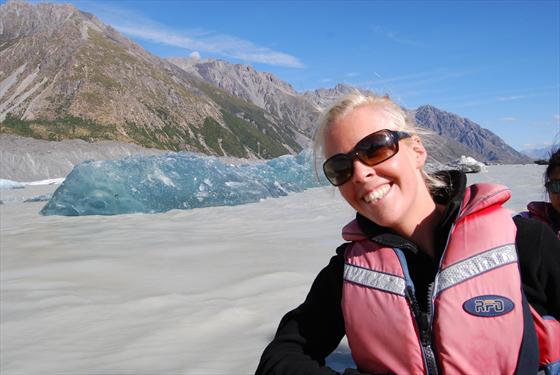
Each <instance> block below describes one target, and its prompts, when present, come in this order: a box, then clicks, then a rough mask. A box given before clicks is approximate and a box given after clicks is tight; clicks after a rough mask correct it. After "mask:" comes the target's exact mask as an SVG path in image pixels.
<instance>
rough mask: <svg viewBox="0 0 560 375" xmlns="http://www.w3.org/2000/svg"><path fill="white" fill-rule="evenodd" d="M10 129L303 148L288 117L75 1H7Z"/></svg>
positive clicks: (4, 115)
mask: <svg viewBox="0 0 560 375" xmlns="http://www.w3.org/2000/svg"><path fill="white" fill-rule="evenodd" d="M0 103H1V104H0V121H2V123H3V131H5V132H12V133H15V134H19V135H23V136H34V137H37V138H43V139H50V140H60V139H65V138H82V139H85V140H98V139H114V140H121V141H127V142H134V143H137V144H140V145H143V146H150V147H158V148H162V149H170V150H190V151H201V152H205V153H209V154H217V155H233V156H239V157H251V156H256V157H273V156H278V155H281V154H285V153H290V152H295V151H299V150H300V149H301V146H300V144H299V143H298V141H297V140H296V139H297V138H298V137H299V136H300V135H299V133H298V132H297V131H296V130H294V129H291V128H287V127H286V126H285V124H283V123H282V119H280V118H275V117H274V116H272V115H270V114H268V113H266V112H265V111H263V110H262V109H260V108H259V107H257V106H255V105H252V104H250V103H248V102H246V101H240V100H239V99H237V98H235V97H232V96H231V95H229V94H227V93H226V92H225V91H223V90H220V89H218V88H217V87H214V86H210V85H208V84H207V83H205V82H203V81H202V80H199V79H196V78H194V77H192V76H191V75H189V74H187V73H186V72H185V71H183V70H182V69H179V68H178V67H177V66H175V65H173V64H171V63H169V62H167V61H165V60H162V59H160V58H159V57H157V56H154V55H151V54H150V53H148V52H146V51H145V50H144V49H143V48H141V47H140V46H138V45H137V44H135V43H134V42H132V41H131V40H129V39H128V38H126V37H124V36H123V35H121V34H120V33H118V32H117V31H115V30H114V29H113V28H111V27H109V26H106V25H104V24H103V23H102V22H101V21H99V20H98V19H97V18H96V17H95V16H93V15H91V14H88V13H84V12H81V11H79V10H78V9H76V8H75V7H73V6H71V5H53V4H36V5H31V4H28V3H25V2H20V1H15V2H14V1H12V2H8V3H6V4H3V5H2V6H0Z"/></svg>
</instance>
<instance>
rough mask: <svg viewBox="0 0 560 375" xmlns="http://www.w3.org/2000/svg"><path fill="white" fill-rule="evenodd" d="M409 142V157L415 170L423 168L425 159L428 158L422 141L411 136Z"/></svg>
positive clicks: (415, 136)
mask: <svg viewBox="0 0 560 375" xmlns="http://www.w3.org/2000/svg"><path fill="white" fill-rule="evenodd" d="M410 142H411V145H410V150H411V155H412V157H413V159H414V163H415V165H416V168H423V167H424V164H426V158H427V157H428V153H427V152H426V149H425V148H424V144H422V140H421V139H420V138H419V137H418V136H417V135H413V136H412V138H411V140H410Z"/></svg>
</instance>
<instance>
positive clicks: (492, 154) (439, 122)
mask: <svg viewBox="0 0 560 375" xmlns="http://www.w3.org/2000/svg"><path fill="white" fill-rule="evenodd" d="M413 113H414V116H415V119H416V122H417V123H418V124H419V125H421V126H423V127H425V128H427V129H430V130H432V131H434V132H436V133H437V134H440V135H442V136H444V137H447V138H452V139H455V140H457V141H458V142H460V143H461V144H463V145H465V146H467V147H468V148H469V149H471V150H472V151H474V152H471V153H469V154H470V155H471V156H473V157H474V158H475V159H477V160H480V161H484V162H490V163H505V164H508V163H509V164H513V163H530V162H531V159H530V158H528V157H527V156H525V155H523V154H521V153H519V152H517V151H516V150H514V149H513V148H511V147H510V146H508V145H507V144H506V143H505V142H504V141H503V140H502V139H501V138H500V137H498V136H497V135H495V134H494V133H492V132H491V131H490V130H487V129H484V128H482V127H480V125H478V124H476V123H474V122H472V121H470V120H469V119H466V118H463V117H460V116H457V115H455V114H453V113H449V112H445V111H442V110H440V109H437V108H435V107H433V106H430V105H426V106H422V107H419V108H418V109H417V110H416V111H413ZM463 155H466V154H465V153H463Z"/></svg>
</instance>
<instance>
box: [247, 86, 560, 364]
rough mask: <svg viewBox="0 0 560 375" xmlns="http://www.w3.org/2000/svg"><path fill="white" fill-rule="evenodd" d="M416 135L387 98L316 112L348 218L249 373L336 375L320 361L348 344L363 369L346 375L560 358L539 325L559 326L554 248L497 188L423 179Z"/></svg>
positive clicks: (558, 265)
mask: <svg viewBox="0 0 560 375" xmlns="http://www.w3.org/2000/svg"><path fill="white" fill-rule="evenodd" d="M418 133H419V132H418V131H417V129H416V128H415V127H414V125H413V124H412V123H411V122H410V119H409V118H408V117H407V116H406V114H405V112H404V111H403V110H402V109H401V108H400V107H399V106H397V105H396V104H395V103H393V102H392V101H391V100H390V99H389V98H387V97H374V96H364V95H362V94H359V93H356V94H352V95H350V96H348V97H346V98H344V99H342V100H340V101H339V102H337V103H336V104H335V105H334V106H333V107H331V109H330V110H329V111H327V112H326V113H325V115H324V117H323V119H322V121H321V123H320V127H319V130H318V132H317V136H316V150H321V151H322V152H323V154H324V156H325V157H326V161H325V163H324V165H323V169H324V172H325V174H326V176H327V178H328V179H329V181H330V182H331V183H332V184H333V185H335V186H338V188H339V190H340V193H341V194H342V196H343V197H344V199H345V200H346V201H347V202H348V203H349V204H350V205H351V206H352V207H353V208H354V209H355V210H356V211H357V214H356V219H355V220H354V221H352V222H351V223H350V224H348V225H347V226H346V227H345V228H344V229H343V237H344V239H345V240H346V241H348V242H346V243H344V244H343V245H342V246H340V247H339V248H338V249H337V254H336V255H335V256H334V257H332V259H331V261H330V263H329V264H328V265H327V266H326V267H325V268H324V269H323V270H322V271H321V272H320V273H319V275H318V276H317V278H316V279H315V281H314V283H313V285H312V287H311V291H310V292H309V294H308V296H307V298H306V300H305V302H304V303H303V304H302V305H300V306H299V307H297V308H296V309H294V310H292V311H291V312H289V313H287V314H286V315H285V316H284V318H283V319H282V321H281V323H280V326H279V328H278V331H277V333H276V335H275V337H274V340H273V341H272V342H271V343H270V344H269V345H268V347H267V348H266V349H265V351H264V353H263V355H262V358H261V361H260V364H259V367H258V368H257V374H335V372H334V371H333V370H331V369H330V368H328V367H325V366H324V363H325V357H326V356H328V355H329V354H330V353H331V352H332V351H333V350H334V349H335V348H336V347H337V346H338V344H339V342H340V340H341V339H342V338H343V336H344V335H346V336H347V338H348V343H349V346H350V349H351V351H352V357H353V358H354V361H355V362H356V365H357V367H358V369H357V370H353V369H347V370H346V371H345V374H359V373H368V374H375V373H384V374H385V373H407V374H410V373H430V374H435V373H438V372H455V373H471V374H474V373H514V372H518V373H536V371H537V367H538V364H537V362H538V361H539V360H540V361H541V366H544V365H546V364H547V363H549V362H554V361H555V360H558V358H560V353H557V352H556V351H560V349H559V348H556V347H554V345H557V346H560V342H558V340H560V324H559V323H558V322H557V321H553V320H550V321H548V320H547V321H545V320H543V318H542V316H546V315H548V316H553V317H554V318H556V319H558V318H559V317H560V288H559V285H560V259H558V258H559V257H558V256H557V255H554V253H555V252H556V254H558V251H559V248H560V242H558V240H557V239H556V238H555V236H554V234H553V233H551V231H550V230H549V229H548V228H547V227H546V226H544V225H542V224H541V223H538V222H536V221H532V220H527V219H525V218H516V219H515V220H512V219H511V217H510V215H509V213H508V211H506V210H505V209H503V208H502V207H501V203H503V202H504V201H506V200H507V199H508V198H509V190H507V189H506V188H505V187H503V186H494V185H489V184H481V185H474V186H472V187H468V188H467V187H466V178H465V175H464V174H462V173H461V172H457V171H449V172H442V173H438V174H437V175H435V176H428V175H427V174H426V173H425V172H424V170H423V167H424V164H425V162H426V157H427V155H426V150H425V148H424V146H423V144H422V142H421V140H420V138H419V136H418ZM516 248H517V251H515V250H516ZM519 270H520V271H521V272H519ZM520 273H521V277H520ZM521 291H523V292H524V293H522V292H521ZM526 300H528V302H529V304H527V302H526ZM547 322H550V323H548V324H549V325H547ZM535 327H536V329H535ZM547 329H549V330H554V329H556V330H557V331H555V332H552V331H550V332H548V334H547V333H546V330H547ZM535 331H537V332H535ZM537 334H538V336H537ZM537 340H540V341H539V344H537ZM539 345H540V355H541V358H540V359H539V358H538V357H539Z"/></svg>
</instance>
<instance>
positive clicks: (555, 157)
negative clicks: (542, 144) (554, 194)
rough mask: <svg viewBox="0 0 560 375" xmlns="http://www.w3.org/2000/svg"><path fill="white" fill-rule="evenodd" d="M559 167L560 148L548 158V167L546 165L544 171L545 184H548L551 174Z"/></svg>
mask: <svg viewBox="0 0 560 375" xmlns="http://www.w3.org/2000/svg"><path fill="white" fill-rule="evenodd" d="M557 167H560V148H558V149H556V151H554V152H552V154H551V155H550V159H548V167H546V171H545V172H544V184H545V185H546V184H548V182H549V181H550V174H551V173H552V171H553V170H554V169H555V168H557Z"/></svg>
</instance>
